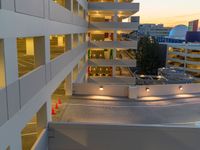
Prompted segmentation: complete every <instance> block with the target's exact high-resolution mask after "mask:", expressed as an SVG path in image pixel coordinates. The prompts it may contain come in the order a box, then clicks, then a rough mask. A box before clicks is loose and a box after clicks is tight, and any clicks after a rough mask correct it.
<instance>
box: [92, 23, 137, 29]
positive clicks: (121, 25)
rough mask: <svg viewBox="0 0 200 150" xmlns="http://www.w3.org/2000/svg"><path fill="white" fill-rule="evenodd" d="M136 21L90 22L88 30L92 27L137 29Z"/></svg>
mask: <svg viewBox="0 0 200 150" xmlns="http://www.w3.org/2000/svg"><path fill="white" fill-rule="evenodd" d="M138 26H139V23H138V22H92V23H90V24H89V30H91V29H92V30H94V29H112V30H113V29H121V30H122V29H126V30H127V29H130V30H137V29H138Z"/></svg>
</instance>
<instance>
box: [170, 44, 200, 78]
mask: <svg viewBox="0 0 200 150" xmlns="http://www.w3.org/2000/svg"><path fill="white" fill-rule="evenodd" d="M166 65H167V66H169V67H178V68H180V69H182V70H184V71H185V72H187V73H189V74H191V75H192V76H194V77H197V78H200V44H198V43H188V44H168V49H167V62H166Z"/></svg>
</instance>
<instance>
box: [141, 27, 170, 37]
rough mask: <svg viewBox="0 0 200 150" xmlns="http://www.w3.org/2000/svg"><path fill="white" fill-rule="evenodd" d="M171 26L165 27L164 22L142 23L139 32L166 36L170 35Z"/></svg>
mask: <svg viewBox="0 0 200 150" xmlns="http://www.w3.org/2000/svg"><path fill="white" fill-rule="evenodd" d="M170 30H171V28H170V27H164V25H163V24H141V25H140V26H139V30H138V32H139V34H141V35H146V36H152V37H155V38H158V37H166V36H168V35H169V33H170Z"/></svg>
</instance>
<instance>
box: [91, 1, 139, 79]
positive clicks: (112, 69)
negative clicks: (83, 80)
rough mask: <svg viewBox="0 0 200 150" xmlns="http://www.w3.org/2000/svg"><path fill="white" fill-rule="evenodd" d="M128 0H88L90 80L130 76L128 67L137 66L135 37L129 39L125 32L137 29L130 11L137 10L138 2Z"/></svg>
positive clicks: (134, 11) (136, 23) (137, 23)
mask: <svg viewBox="0 0 200 150" xmlns="http://www.w3.org/2000/svg"><path fill="white" fill-rule="evenodd" d="M131 2H132V0H130V1H124V0H119V1H117V0H103V1H98V0H90V1H89V5H88V9H89V10H88V18H89V31H88V39H89V49H88V59H89V62H88V65H89V68H88V76H89V81H90V80H92V81H94V80H98V81H100V80H101V79H102V80H104V79H106V78H113V77H114V78H117V77H121V78H122V77H123V78H126V77H127V78H133V76H132V74H131V71H130V70H129V67H135V66H136V61H135V55H134V51H135V50H136V49H137V39H135V40H131V39H128V38H126V37H125V35H126V34H129V33H130V32H131V31H137V30H138V26H139V21H137V22H131V15H134V14H135V13H136V12H138V11H139V4H138V3H131Z"/></svg>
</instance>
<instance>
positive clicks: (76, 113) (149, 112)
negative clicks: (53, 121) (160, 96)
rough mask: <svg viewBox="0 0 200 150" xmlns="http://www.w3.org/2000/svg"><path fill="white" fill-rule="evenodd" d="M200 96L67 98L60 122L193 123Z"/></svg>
mask: <svg viewBox="0 0 200 150" xmlns="http://www.w3.org/2000/svg"><path fill="white" fill-rule="evenodd" d="M199 115H200V98H199V97H196V98H182V99H174V100H163V101H152V102H133V101H126V100H124V101H119V100H118V101H116V100H115V101H112V100H109V101H108V100H106V101H105V100H101V99H92V100H91V99H90V100H88V99H84V98H82V99H80V98H71V99H70V100H69V101H68V103H67V104H66V106H65V107H64V109H63V114H62V116H61V118H60V120H59V121H60V122H83V123H108V124H109V123H111V124H193V123H195V122H197V121H199V120H200V118H199Z"/></svg>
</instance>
